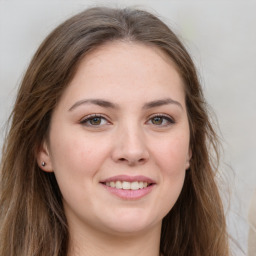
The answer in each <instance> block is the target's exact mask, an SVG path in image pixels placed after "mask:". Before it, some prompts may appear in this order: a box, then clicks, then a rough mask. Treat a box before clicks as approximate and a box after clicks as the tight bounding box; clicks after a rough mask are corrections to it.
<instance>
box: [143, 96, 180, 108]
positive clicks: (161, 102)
mask: <svg viewBox="0 0 256 256" xmlns="http://www.w3.org/2000/svg"><path fill="white" fill-rule="evenodd" d="M168 104H175V105H177V106H179V107H180V108H181V109H183V107H182V105H181V103H179V102H178V101H176V100H173V99H171V98H165V99H160V100H154V101H150V102H148V103H146V104H145V105H144V106H143V109H149V108H155V107H160V106H163V105H168Z"/></svg>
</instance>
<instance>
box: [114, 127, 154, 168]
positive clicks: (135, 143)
mask: <svg viewBox="0 0 256 256" xmlns="http://www.w3.org/2000/svg"><path fill="white" fill-rule="evenodd" d="M148 157H149V154H148V150H147V143H146V138H145V134H144V132H143V127H142V126H140V125H139V124H138V123H136V122H130V123H124V124H123V125H120V127H119V129H118V133H117V137H116V144H115V150H114V158H115V160H116V161H122V162H126V163H128V164H137V163H144V162H145V161H146V160H147V159H148Z"/></svg>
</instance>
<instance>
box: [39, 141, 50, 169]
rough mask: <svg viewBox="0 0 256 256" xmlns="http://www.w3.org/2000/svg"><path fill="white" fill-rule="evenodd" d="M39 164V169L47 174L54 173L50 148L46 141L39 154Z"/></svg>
mask: <svg viewBox="0 0 256 256" xmlns="http://www.w3.org/2000/svg"><path fill="white" fill-rule="evenodd" d="M36 158H37V164H38V166H39V168H40V169H41V170H43V171H45V172H53V168H52V161H51V156H50V152H49V147H48V146H47V143H46V141H44V142H43V143H42V145H41V147H40V148H39V150H38V152H37V156H36Z"/></svg>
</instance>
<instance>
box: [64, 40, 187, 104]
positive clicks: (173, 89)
mask: <svg viewBox="0 0 256 256" xmlns="http://www.w3.org/2000/svg"><path fill="white" fill-rule="evenodd" d="M165 93H166V94H172V95H170V96H173V95H175V96H177V97H178V98H181V97H183V98H184V90H183V83H182V79H181V77H180V75H179V73H178V71H177V68H176V66H175V64H174V63H173V61H172V60H171V58H170V57H169V56H168V55H167V54H166V53H164V52H163V51H162V50H161V49H159V48H157V47H155V46H151V45H145V44H142V43H137V42H130V41H128V42H123V41H115V42H109V43H106V44H104V45H102V46H100V47H98V48H96V49H94V50H92V51H91V52H89V53H88V54H87V55H86V56H85V57H84V58H83V59H82V61H81V62H80V63H79V65H78V68H77V71H76V74H75V76H74V78H73V80H72V81H71V83H70V84H69V86H68V88H67V90H66V93H64V98H65V97H67V96H68V97H74V98H77V99H79V97H82V96H83V97H94V98H95V97H97V98H98V97H101V98H105V97H112V98H113V97H114V98H115V99H116V100H118V99H120V100H121V99H126V98H127V97H128V96H131V95H132V97H133V98H134V100H135V99H136V98H138V99H139V100H140V98H141V97H144V98H145V99H146V98H147V97H151V98H152V95H155V96H156V97H158V96H159V97H163V95H164V94H165ZM130 94H131V95H130ZM116 96H118V98H116ZM149 100H151V99H149Z"/></svg>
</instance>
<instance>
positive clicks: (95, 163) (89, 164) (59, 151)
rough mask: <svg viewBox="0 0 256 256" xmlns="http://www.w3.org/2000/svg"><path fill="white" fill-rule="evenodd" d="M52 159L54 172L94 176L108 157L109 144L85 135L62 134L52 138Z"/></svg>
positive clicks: (77, 133)
mask: <svg viewBox="0 0 256 256" xmlns="http://www.w3.org/2000/svg"><path fill="white" fill-rule="evenodd" d="M51 141H52V147H51V159H52V164H53V169H54V172H62V173H64V172H66V173H67V174H70V175H72V176H73V178H74V177H75V176H76V175H77V176H80V175H81V176H82V175H86V176H92V175H93V174H94V173H95V172H96V171H97V169H98V167H99V166H100V165H101V163H102V162H103V161H104V159H105V157H106V155H107V151H108V148H107V143H105V144H104V140H103V143H102V142H101V143H100V141H97V140H96V139H95V138H93V137H89V136H85V135H84V133H80V132H76V133H71V132H64V131H63V132H60V133H56V132H55V136H54V137H53V138H52V140H51Z"/></svg>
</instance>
